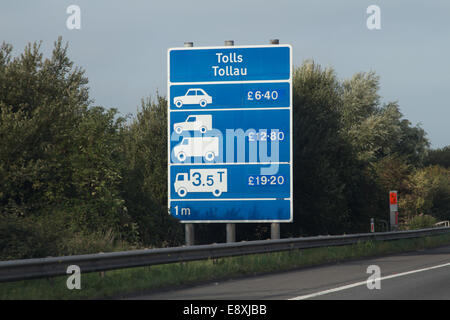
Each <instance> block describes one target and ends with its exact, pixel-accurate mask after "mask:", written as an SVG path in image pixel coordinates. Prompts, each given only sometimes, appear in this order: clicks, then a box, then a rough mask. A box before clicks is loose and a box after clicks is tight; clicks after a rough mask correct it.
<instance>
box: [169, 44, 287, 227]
mask: <svg viewBox="0 0 450 320" xmlns="http://www.w3.org/2000/svg"><path fill="white" fill-rule="evenodd" d="M292 160H293V158H292V48H291V46H290V45H277V46H274V45H261V46H222V47H183V48H173V49H169V50H168V173H169V174H168V191H169V192H168V206H169V208H170V214H171V215H172V216H173V217H175V218H177V219H179V220H180V222H182V223H187V224H193V223H227V224H234V223H243V222H266V223H280V222H292V219H293V207H292V194H293V181H292V171H293V167H292V163H293V161H292Z"/></svg>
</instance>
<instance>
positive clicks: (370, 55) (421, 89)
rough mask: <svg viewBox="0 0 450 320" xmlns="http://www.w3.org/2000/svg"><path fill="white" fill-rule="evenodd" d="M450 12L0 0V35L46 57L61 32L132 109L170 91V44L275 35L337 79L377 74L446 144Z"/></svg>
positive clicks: (446, 8)
mask: <svg viewBox="0 0 450 320" xmlns="http://www.w3.org/2000/svg"><path fill="white" fill-rule="evenodd" d="M71 4H76V5H78V6H79V7H80V8H81V30H68V29H67V28H66V19H67V18H68V16H69V15H68V14H66V8H67V7H68V6H69V5H71ZM371 4H375V5H378V6H379V7H380V8H381V30H372V31H371V30H368V29H367V27H366V19H367V17H368V15H367V14H366V8H367V7H368V6H369V5H371ZM449 14H450V2H449V1H448V0H441V1H439V0H431V1H423V0H421V1H399V0H398V1H392V0H389V1H387V0H385V1H380V0H372V1H365V0H343V1H336V0H319V1H318V0H302V1H298V0H297V1H295V0H292V1H287V0H276V1H275V0H273V1H254V0H227V1H216V0H202V1H195V0H190V1H181V0H179V1H169V0H166V1H160V0H153V1H137V0H134V1H124V0H122V1H117V0H114V1H111V0H109V1H106V0H95V1H92V0H90V1H89V0H71V1H65V0H40V1H30V0H14V1H2V3H1V4H0V35H1V36H0V41H5V42H7V43H11V44H13V46H14V48H15V53H16V54H17V53H19V52H21V51H22V50H23V48H24V46H25V45H26V44H27V43H28V42H33V41H36V40H42V41H43V45H42V48H43V50H44V52H45V53H46V54H48V53H49V52H50V50H51V48H52V46H53V42H54V41H55V40H56V39H57V37H58V36H59V35H62V36H63V40H65V41H68V42H69V54H70V57H71V58H72V59H73V60H74V61H75V63H76V64H77V65H79V66H82V67H83V68H85V69H86V73H87V76H88V77H89V81H90V85H89V86H90V88H91V90H90V94H91V98H93V99H94V100H95V103H96V104H98V105H102V106H105V107H116V108H118V109H119V111H120V112H121V113H123V114H126V113H135V112H136V110H137V108H138V105H139V104H140V99H141V98H142V97H146V96H149V95H153V96H154V95H155V93H156V91H157V90H158V91H159V92H160V93H161V94H164V95H165V94H166V91H167V89H166V81H167V74H166V73H167V71H166V70H167V66H166V63H167V61H166V51H167V48H169V47H179V46H183V43H184V41H193V42H194V45H195V46H214V45H223V42H224V40H235V44H236V45H248V44H267V43H268V41H269V39H272V38H279V39H280V41H281V43H289V44H291V45H292V46H293V50H294V65H299V64H301V62H302V61H303V60H304V59H309V58H312V59H314V60H315V61H316V62H318V63H320V64H321V65H323V66H332V67H334V68H335V70H336V72H337V74H338V76H339V77H340V78H348V77H350V76H351V75H352V74H354V73H356V72H360V71H369V70H374V71H376V72H377V73H378V74H379V75H380V77H381V95H382V97H383V101H384V102H387V101H393V100H398V101H399V103H400V107H401V111H402V113H403V114H404V116H405V117H406V118H407V119H409V120H411V121H412V123H413V124H417V123H421V124H422V127H423V128H424V129H425V130H426V131H427V133H428V137H429V139H430V141H431V142H432V146H433V147H443V146H445V145H449V144H450V141H449V140H450V139H449V138H450V105H449V102H448V101H449V99H448V96H447V94H448V91H449V89H450V62H449V57H450V20H449V19H448V17H449Z"/></svg>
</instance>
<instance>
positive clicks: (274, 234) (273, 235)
mask: <svg viewBox="0 0 450 320" xmlns="http://www.w3.org/2000/svg"><path fill="white" fill-rule="evenodd" d="M269 43H270V44H274V45H277V44H280V40H279V39H271V40H270V41H269ZM270 239H280V224H279V223H271V224H270Z"/></svg>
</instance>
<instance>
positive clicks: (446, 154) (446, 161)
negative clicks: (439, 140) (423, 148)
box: [425, 146, 450, 168]
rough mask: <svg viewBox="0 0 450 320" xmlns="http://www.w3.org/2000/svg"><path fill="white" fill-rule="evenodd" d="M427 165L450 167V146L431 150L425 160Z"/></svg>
mask: <svg viewBox="0 0 450 320" xmlns="http://www.w3.org/2000/svg"><path fill="white" fill-rule="evenodd" d="M425 165H428V166H430V165H439V166H441V167H444V168H450V146H446V147H444V148H441V149H434V150H430V151H429V153H428V156H427V158H426V160H425Z"/></svg>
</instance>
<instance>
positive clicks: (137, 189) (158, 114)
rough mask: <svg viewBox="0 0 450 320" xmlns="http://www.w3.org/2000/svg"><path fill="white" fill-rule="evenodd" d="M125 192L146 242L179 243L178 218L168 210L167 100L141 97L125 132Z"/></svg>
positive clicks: (154, 244)
mask: <svg viewBox="0 0 450 320" xmlns="http://www.w3.org/2000/svg"><path fill="white" fill-rule="evenodd" d="M123 142H124V143H123V149H124V154H125V166H124V170H123V174H122V176H123V181H122V190H123V191H122V192H123V198H124V199H125V201H126V206H127V208H128V212H129V214H130V215H131V216H132V217H133V219H134V220H135V221H136V222H137V224H138V226H139V234H140V236H141V240H142V242H143V243H144V244H145V245H152V246H161V245H178V244H180V243H181V239H182V229H181V226H180V224H179V222H178V221H177V220H175V219H173V218H171V217H170V216H169V215H168V211H167V100H166V99H165V98H163V97H161V96H159V95H157V97H156V101H152V100H151V99H149V98H148V99H146V100H142V102H141V109H140V110H139V111H138V113H137V116H136V117H135V118H133V119H132V121H131V123H130V124H129V125H128V126H127V127H126V130H125V132H124V140H123Z"/></svg>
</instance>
